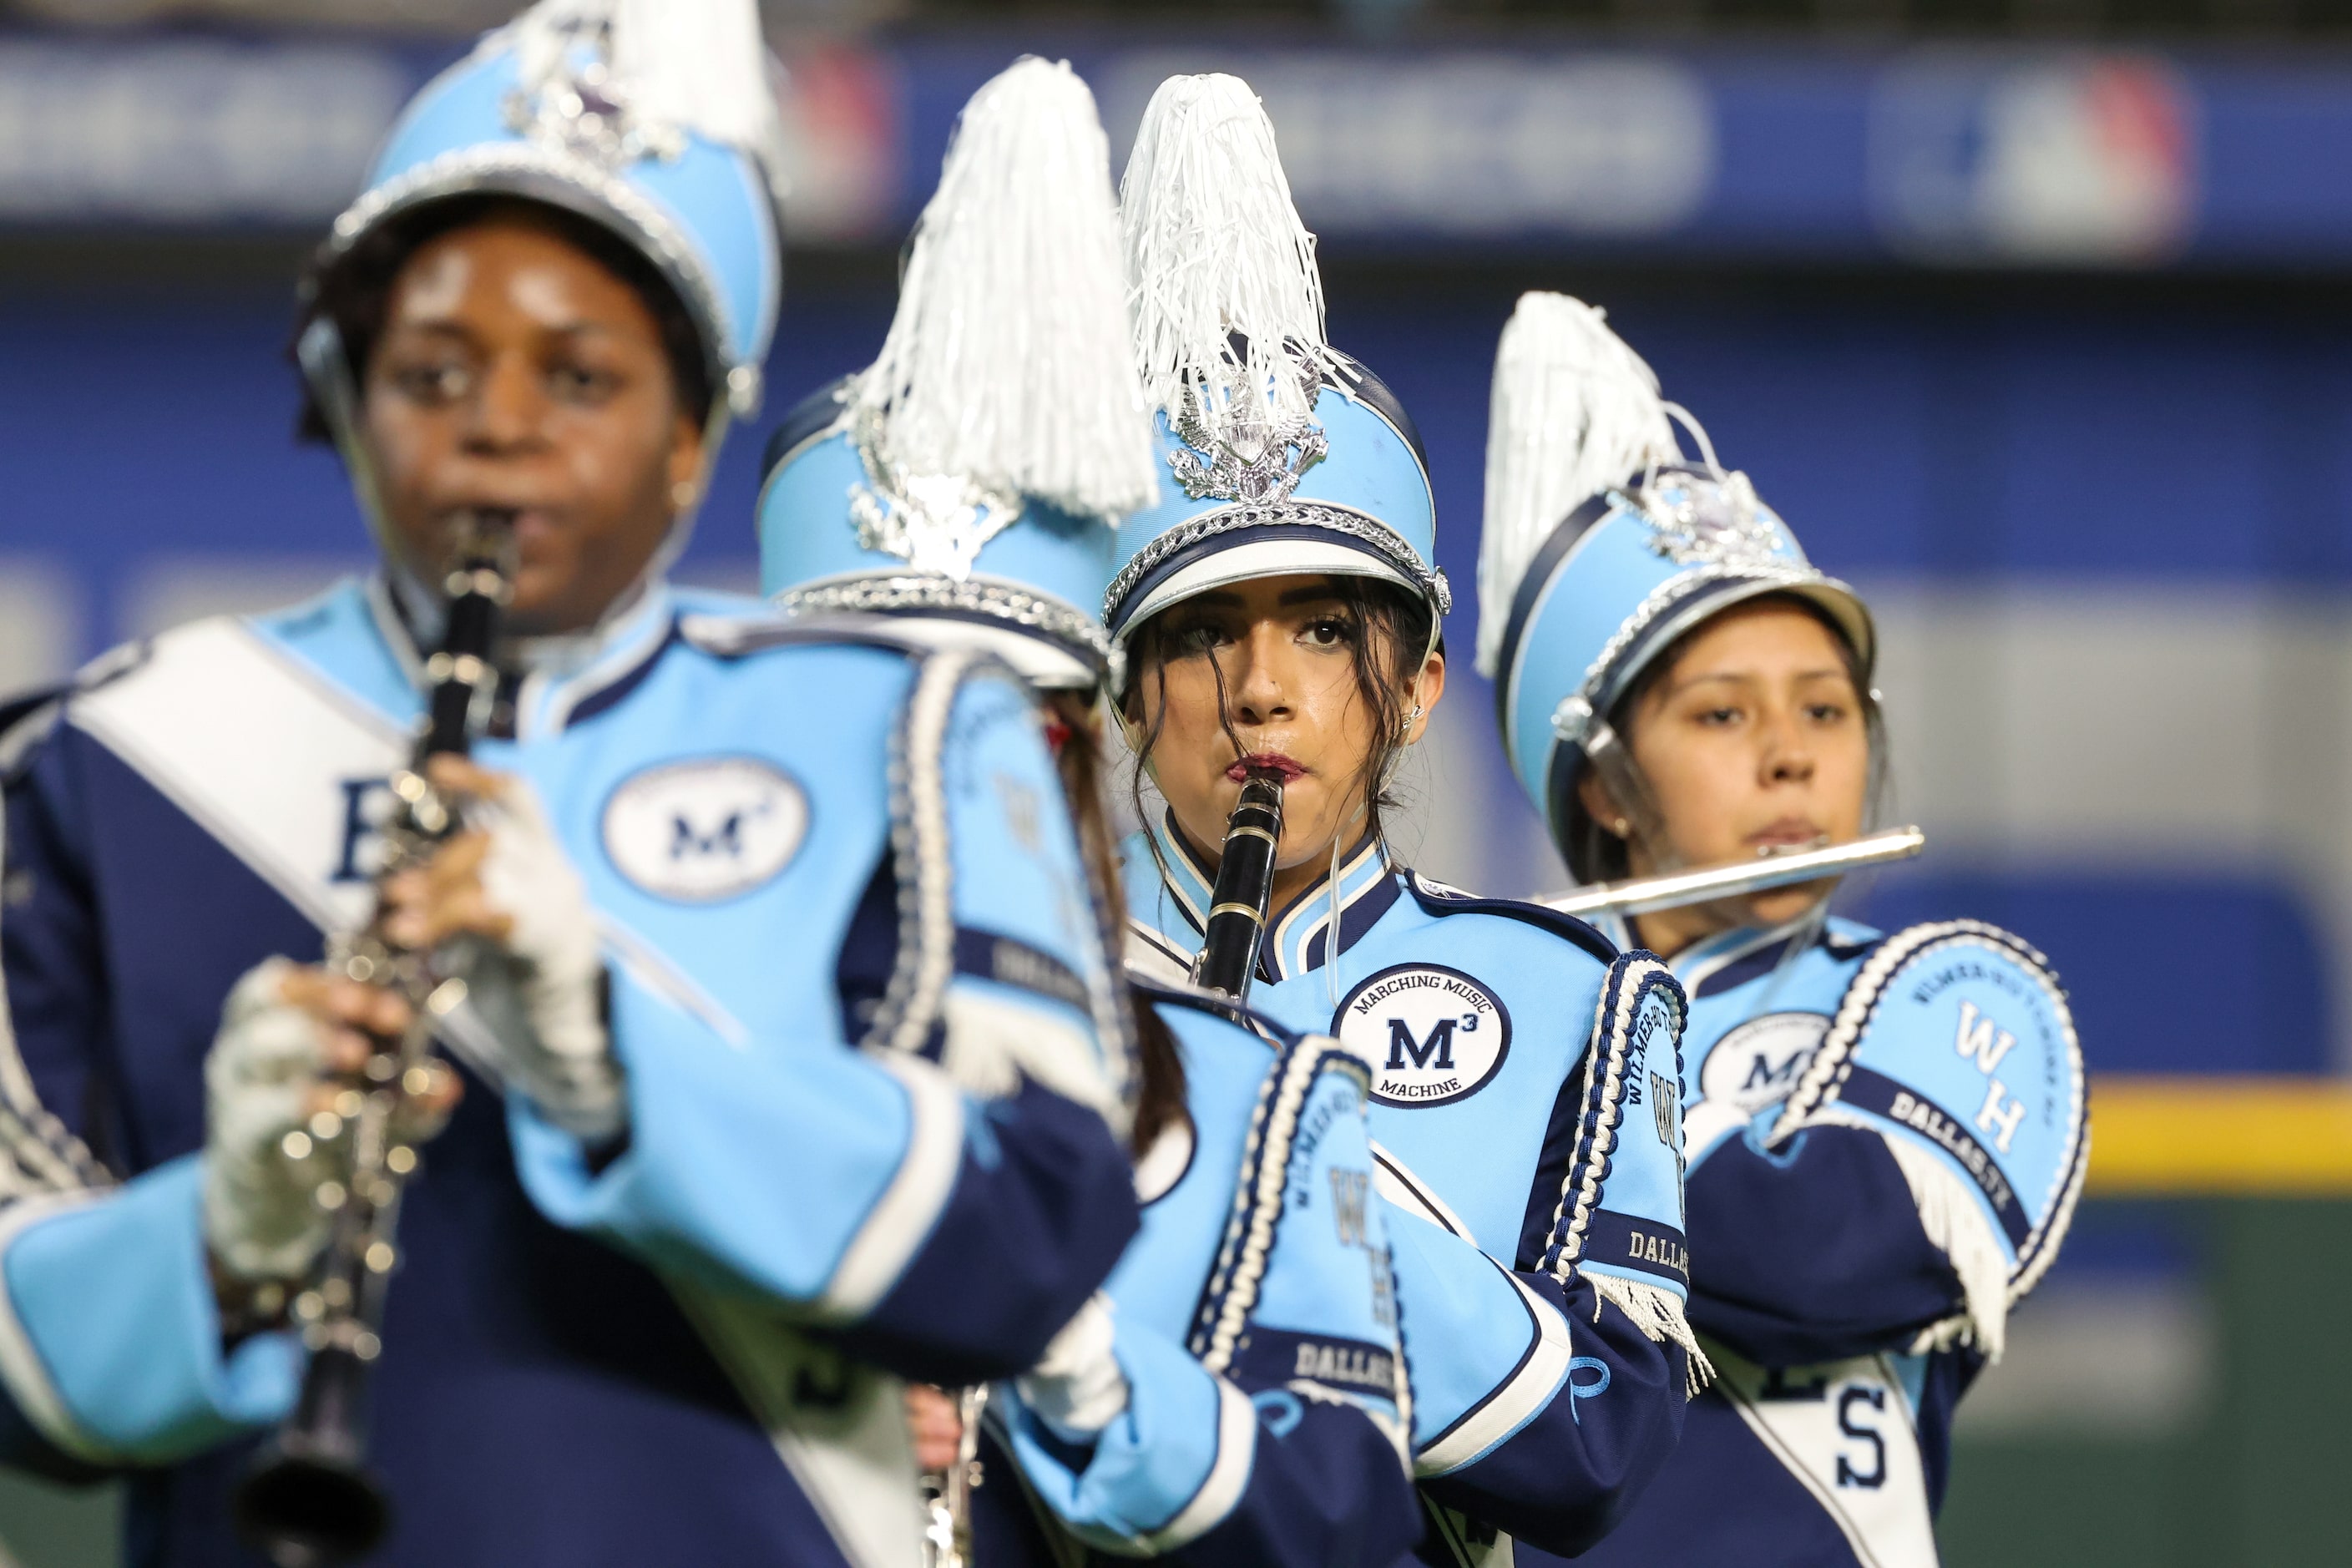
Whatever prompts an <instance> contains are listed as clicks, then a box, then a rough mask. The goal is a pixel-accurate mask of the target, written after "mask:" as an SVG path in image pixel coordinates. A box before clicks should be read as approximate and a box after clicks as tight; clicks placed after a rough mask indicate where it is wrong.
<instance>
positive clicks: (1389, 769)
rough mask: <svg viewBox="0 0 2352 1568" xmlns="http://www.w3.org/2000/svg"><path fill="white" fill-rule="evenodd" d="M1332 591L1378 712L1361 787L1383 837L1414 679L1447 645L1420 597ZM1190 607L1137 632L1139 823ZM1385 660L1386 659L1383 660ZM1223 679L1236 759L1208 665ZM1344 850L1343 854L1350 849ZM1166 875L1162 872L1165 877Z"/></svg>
mask: <svg viewBox="0 0 2352 1568" xmlns="http://www.w3.org/2000/svg"><path fill="white" fill-rule="evenodd" d="M1329 582H1330V584H1331V587H1332V589H1333V591H1334V592H1336V593H1337V594H1338V595H1339V599H1340V601H1341V603H1343V604H1345V605H1347V606H1348V608H1349V612H1350V613H1351V614H1352V615H1353V616H1354V618H1355V623H1356V626H1357V637H1356V640H1355V644H1354V646H1353V647H1352V649H1351V650H1350V651H1351V653H1352V655H1353V658H1354V663H1355V670H1356V690H1357V692H1358V694H1359V695H1360V696H1361V697H1362V698H1363V700H1364V705H1365V706H1366V707H1367V708H1369V709H1370V710H1371V716H1372V737H1373V739H1372V749H1371V752H1370V754H1368V755H1367V756H1366V757H1365V758H1364V764H1363V768H1362V770H1361V771H1360V773H1359V774H1358V775H1357V780H1356V782H1357V783H1358V784H1360V786H1361V788H1362V790H1363V794H1364V810H1365V817H1366V826H1367V827H1368V828H1369V829H1370V832H1371V834H1372V835H1373V836H1374V837H1382V836H1383V835H1384V833H1385V829H1384V828H1383V827H1382V826H1381V813H1382V812H1383V811H1392V810H1394V809H1396V807H1397V805H1398V802H1397V799H1396V797H1395V795H1393V794H1392V793H1391V784H1393V782H1394V780H1395V777H1396V772H1397V763H1398V762H1399V761H1400V760H1401V759H1402V757H1403V755H1404V750H1405V738H1404V737H1405V731H1406V729H1407V728H1408V727H1409V724H1410V721H1411V714H1412V683H1413V679H1414V678H1415V677H1416V676H1418V675H1419V674H1420V673H1421V668H1422V663H1423V658H1424V657H1425V656H1426V655H1427V654H1429V653H1430V652H1433V651H1434V652H1438V653H1443V652H1444V651H1445V644H1444V639H1443V638H1442V637H1441V638H1438V639H1436V640H1435V641H1434V642H1433V640H1432V636H1431V634H1432V632H1433V630H1434V620H1433V616H1432V613H1431V610H1430V606H1429V605H1428V604H1427V602H1426V601H1424V600H1423V599H1421V598H1420V597H1419V596H1417V595H1412V594H1410V593H1407V592H1406V591H1405V590H1404V589H1403V588H1402V587H1399V586H1398V585H1397V584H1393V583H1389V582H1384V581H1382V580H1381V579H1379V578H1374V577H1356V576H1338V575H1335V576H1333V577H1331V578H1330V579H1329ZM1182 607H1183V606H1182V605H1181V603H1179V604H1176V605H1170V606H1169V607H1168V608H1167V609H1165V610H1162V611H1160V613H1159V614H1158V615H1155V616H1152V617H1151V618H1150V620H1148V621H1146V622H1144V623H1143V625H1142V626H1139V627H1138V628H1136V632H1135V636H1134V637H1133V638H1132V640H1131V641H1130V642H1129V645H1128V678H1127V691H1126V693H1125V695H1124V697H1123V698H1122V699H1121V706H1122V708H1123V709H1124V710H1125V713H1126V716H1127V721H1128V722H1129V725H1131V726H1134V727H1135V728H1136V729H1137V730H1138V731H1140V733H1139V734H1138V735H1137V737H1136V743H1135V763H1134V769H1133V772H1132V773H1130V774H1129V779H1128V798H1129V801H1130V803H1131V804H1132V805H1133V806H1134V808H1135V813H1136V816H1138V817H1142V816H1145V814H1146V811H1147V807H1146V805H1145V804H1144V799H1143V776H1144V770H1145V768H1146V767H1147V766H1148V765H1149V763H1150V761H1151V753H1152V751H1153V749H1154V748H1155V747H1157V746H1158V745H1159V744H1160V731H1161V730H1162V728H1163V727H1165V725H1166V723H1167V721H1168V704H1167V669H1168V663H1169V660H1170V659H1171V658H1175V657H1177V654H1178V652H1179V650H1178V648H1177V647H1176V644H1175V638H1174V637H1173V635H1172V634H1171V632H1170V630H1169V627H1168V617H1169V616H1170V615H1171V613H1173V612H1174V611H1176V610H1179V609H1181V608H1182ZM1384 656H1385V657H1384ZM1209 663H1210V668H1212V669H1213V670H1215V671H1216V677H1217V709H1218V715H1219V719H1220V721H1221V722H1222V723H1223V726H1224V730H1225V734H1226V736H1227V738H1228V739H1230V740H1232V742H1234V752H1235V753H1236V754H1239V753H1240V752H1243V751H1244V750H1245V748H1244V746H1243V745H1242V743H1241V737H1240V736H1238V735H1236V734H1234V721H1233V705H1232V703H1231V701H1230V700H1228V698H1227V694H1226V691H1225V672H1224V667H1223V665H1221V664H1218V663H1217V662H1216V660H1214V659H1212V660H1210V661H1209ZM1146 679H1150V682H1151V683H1152V685H1153V687H1154V688H1155V689H1156V690H1157V692H1158V694H1159V700H1157V701H1155V702H1153V703H1151V704H1150V714H1149V715H1148V717H1147V716H1146V715H1145V714H1143V713H1141V712H1139V708H1140V707H1141V706H1142V705H1143V701H1144V699H1143V687H1144V683H1145V681H1146ZM1343 847H1344V846H1343ZM1151 852H1152V854H1153V856H1154V857H1157V856H1158V855H1159V853H1160V845H1159V841H1158V839H1157V838H1156V837H1155V838H1153V839H1152V841H1151ZM1163 869H1164V868H1163Z"/></svg>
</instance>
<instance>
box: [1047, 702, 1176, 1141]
mask: <svg viewBox="0 0 2352 1568" xmlns="http://www.w3.org/2000/svg"><path fill="white" fill-rule="evenodd" d="M1043 695H1044V697H1045V707H1046V710H1047V711H1048V712H1050V713H1051V714H1052V715H1053V717H1054V721H1055V723H1056V724H1058V725H1059V726H1060V728H1061V731H1062V736H1061V744H1060V746H1059V747H1058V748H1057V749H1056V751H1055V759H1054V760H1055V766H1056V767H1057V768H1058V769H1059V770H1060V772H1061V775H1062V793H1063V794H1064V795H1066V796H1068V797H1069V802H1070V816H1071V817H1072V819H1073V820H1074V821H1075V822H1076V825H1077V829H1078V853H1079V854H1080V855H1082V856H1083V857H1085V858H1086V863H1087V879H1088V880H1089V881H1090V882H1092V883H1093V884H1094V895H1095V897H1094V903H1095V910H1096V913H1097V917H1098V918H1099V919H1100V921H1101V924H1102V937H1103V946H1104V949H1105V951H1106V952H1108V955H1109V958H1110V962H1111V965H1112V968H1113V971H1114V972H1115V973H1116V972H1117V971H1118V968H1119V966H1120V960H1119V955H1120V953H1121V952H1124V951H1125V949H1126V946H1127V900H1126V899H1125V898H1124V897H1123V896H1122V894H1121V892H1120V889H1119V879H1118V846H1117V845H1116V844H1115V843H1114V842H1113V839H1112V835H1111V827H1110V813H1109V811H1108V809H1107V808H1106V805H1105V802H1104V797H1103V778H1102V742H1100V741H1099V740H1098V739H1097V736H1096V732H1095V716H1094V712H1093V708H1094V704H1093V702H1092V701H1091V700H1089V699H1088V698H1087V697H1085V696H1082V695H1081V694H1079V693H1077V692H1075V691H1048V692H1045V693H1044V694H1043ZM1124 989H1125V994H1126V997H1127V1005H1128V1012H1129V1016H1130V1018H1131V1020H1132V1022H1133V1026H1134V1032H1135V1058H1136V1076H1137V1078H1138V1079H1139V1083H1138V1086H1137V1088H1138V1093H1137V1096H1136V1106H1135V1131H1134V1133H1133V1135H1132V1136H1131V1137H1130V1139H1129V1144H1128V1147H1129V1149H1130V1150H1131V1151H1132V1152H1134V1153H1136V1154H1138V1155H1141V1154H1143V1153H1144V1152H1147V1151H1148V1150H1150V1147H1151V1145H1152V1143H1153V1142H1155V1141H1156V1140H1157V1139H1158V1138H1159V1137H1160V1133H1161V1132H1163V1131H1166V1130H1167V1129H1168V1128H1170V1127H1172V1126H1174V1125H1176V1124H1177V1123H1178V1122H1180V1121H1183V1120H1184V1118H1185V1110H1184V1058H1183V1057H1182V1056H1181V1055H1180V1054H1179V1053H1178V1051H1177V1049H1176V1037H1175V1036H1174V1035H1172V1034H1171V1033H1170V1032H1169V1029H1168V1026H1167V1025H1166V1024H1165V1023H1164V1022H1162V1021H1161V1020H1160V1015H1159V1014H1158V1013H1157V1012H1156V1011H1154V1010H1153V1008H1152V1005H1151V1004H1150V1001H1148V1000H1147V999H1146V998H1145V997H1144V996H1143V995H1142V994H1141V993H1139V992H1138V991H1137V990H1136V989H1135V988H1134V987H1133V986H1131V985H1130V986H1127V987H1125V988H1124Z"/></svg>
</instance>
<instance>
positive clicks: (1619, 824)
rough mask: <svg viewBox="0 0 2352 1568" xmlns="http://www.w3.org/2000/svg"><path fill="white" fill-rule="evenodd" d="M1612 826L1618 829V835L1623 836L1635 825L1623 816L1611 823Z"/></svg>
mask: <svg viewBox="0 0 2352 1568" xmlns="http://www.w3.org/2000/svg"><path fill="white" fill-rule="evenodd" d="M1610 826H1612V827H1613V828H1615V829H1616V831H1617V837H1620V838H1622V837H1625V836H1626V834H1627V832H1628V831H1629V830H1630V829H1631V828H1632V827H1633V823H1631V822H1630V821H1628V820H1627V819H1625V818H1624V817H1622V816H1621V817H1619V818H1618V819H1617V820H1616V821H1615V822H1613V823H1612V824H1610Z"/></svg>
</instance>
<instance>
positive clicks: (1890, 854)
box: [1536, 827, 1927, 916]
mask: <svg viewBox="0 0 2352 1568" xmlns="http://www.w3.org/2000/svg"><path fill="white" fill-rule="evenodd" d="M1926 847H1927V835H1926V834H1924V833H1922V832H1920V831H1919V830H1918V829H1917V828H1916V827H1892V828H1889V829H1887V830H1886V831H1885V832H1884V833H1873V834H1868V835H1866V836H1864V837H1861V838H1857V839H1854V840H1853V842H1852V843H1848V844H1829V845H1824V846H1822V847H1821V848H1818V849H1785V850H1773V849H1763V850H1759V851H1758V852H1757V856H1756V858H1755V859H1753V860H1733V861H1728V862H1727V863H1725V864H1723V865H1720V866H1702V867H1699V868H1696V869H1695V870H1689V871H1667V872H1664V873H1663V874H1661V875H1659V876H1655V877H1631V878H1628V879H1625V880H1624V881H1622V882H1595V883H1592V884H1591V886H1589V887H1583V888H1575V889H1570V891H1568V892H1565V893H1562V894H1560V895H1559V897H1558V898H1554V899H1538V900H1536V901H1537V902H1538V903H1540V904H1542V905H1543V906H1544V907H1545V908H1546V909H1552V910H1559V911H1560V913H1562V914H1568V915H1583V916H1591V915H1646V914H1653V913H1654V912H1656V911H1657V910H1675V909H1680V908H1682V907H1683V906H1684V905H1685V904H1704V903H1707V902H1709V901H1711V900H1716V899H1733V898H1738V897H1739V896H1741V895H1742V894H1746V893H1761V892H1764V891H1766V890H1768V889H1772V888H1786V887H1790V886H1791V885H1793V884H1795V883H1798V882H1814V881H1819V880H1821V879H1822V878H1824V877H1840V876H1843V875H1844V874H1845V873H1846V872H1848V871H1859V870H1861V869H1862V868H1864V867H1865V866H1885V865H1887V864H1889V863H1891V862H1893V861H1896V860H1908V859H1910V858H1912V857H1914V856H1916V855H1917V854H1918V853H1919V851H1920V850H1922V849H1924V848H1926Z"/></svg>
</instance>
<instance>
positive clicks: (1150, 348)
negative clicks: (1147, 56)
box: [1119, 75, 1337, 425]
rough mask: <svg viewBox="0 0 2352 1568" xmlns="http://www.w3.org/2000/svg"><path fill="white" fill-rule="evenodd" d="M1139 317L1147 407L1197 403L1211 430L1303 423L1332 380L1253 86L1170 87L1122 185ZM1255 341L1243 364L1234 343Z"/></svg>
mask: <svg viewBox="0 0 2352 1568" xmlns="http://www.w3.org/2000/svg"><path fill="white" fill-rule="evenodd" d="M1119 222H1120V226H1121V227H1122V228H1123V229H1124V231H1125V237H1126V242H1127V281H1128V298H1129V313H1130V315H1131V316H1132V318H1133V321H1134V328H1135V355H1136V363H1137V366H1138V368H1139V370H1140V371H1141V372H1142V374H1143V395H1144V398H1145V400H1146V402H1147V404H1148V405H1150V407H1152V408H1154V409H1157V410H1160V411H1161V412H1163V413H1165V414H1166V415H1167V416H1168V417H1169V419H1170V421H1171V423H1172V422H1173V421H1174V420H1176V419H1177V418H1178V417H1179V416H1181V413H1182V412H1183V408H1184V404H1185V402H1186V399H1187V395H1188V394H1189V395H1191V396H1192V398H1194V399H1197V401H1198V405H1199V406H1200V407H1201V408H1202V410H1203V411H1204V413H1206V414H1207V415H1208V416H1210V418H1211V422H1212V424H1213V425H1214V424H1222V423H1225V422H1227V421H1237V422H1253V423H1255V422H1263V421H1266V420H1269V419H1273V420H1277V421H1278V420H1293V419H1303V418H1306V417H1307V416H1308V415H1309V414H1311V413H1312V411H1313V409H1314V406H1315V397H1316V394H1317V393H1318V390H1319V389H1320V387H1321V384H1322V381H1323V377H1324V375H1325V374H1326V373H1327V371H1329V370H1332V369H1335V368H1337V366H1336V362H1335V361H1334V359H1333V356H1332V354H1331V351H1330V346H1329V344H1328V342H1326V341H1325V339H1324V335H1323V333H1324V327H1323V279H1322V275H1321V274H1320V273H1319V272H1318V271H1317V270H1316V266H1315V237H1314V236H1313V235H1311V234H1309V233H1307V226H1306V225H1304V224H1302V223H1300V222H1299V220H1298V209H1297V206H1295V205H1292V202H1291V199H1290V182H1289V181H1288V180H1287V179H1286V178H1285V177H1284V175H1283V173H1282V159H1281V157H1280V155H1279V154H1278V153H1276V151H1275V145H1274V125H1273V122H1272V121H1269V120H1267V119H1266V115H1265V106H1264V105H1263V104H1261V103H1259V101H1258V99H1257V95H1256V94H1255V93H1254V92H1252V91H1251V90H1250V87H1249V84H1248V83H1247V82H1245V81H1243V80H1242V79H1240V78H1239V77H1232V76H1216V75H1213V76H1172V77H1170V78H1169V79H1167V80H1166V81H1163V82H1161V83H1160V90H1159V91H1157V92H1155V93H1153V94H1152V95H1151V102H1150V105H1149V106H1148V107H1146V108H1145V110H1144V111H1143V123H1142V125H1141V126H1140V127H1139V129H1138V130H1137V132H1136V133H1135V151H1134V153H1132V154H1131V155H1130V156H1129V158H1128V161H1127V174H1126V177H1125V178H1124V179H1122V180H1121V181H1120V182H1119ZM1236 334H1238V335H1239V336H1240V337H1241V338H1242V339H1244V341H1245V342H1247V344H1248V350H1247V353H1246V354H1245V355H1244V356H1241V357H1240V358H1238V359H1237V357H1236V355H1235V353H1234V346H1233V342H1234V336H1235V335H1236Z"/></svg>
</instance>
